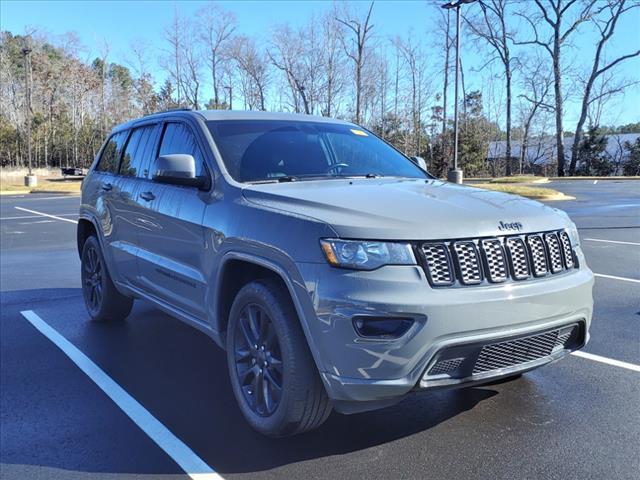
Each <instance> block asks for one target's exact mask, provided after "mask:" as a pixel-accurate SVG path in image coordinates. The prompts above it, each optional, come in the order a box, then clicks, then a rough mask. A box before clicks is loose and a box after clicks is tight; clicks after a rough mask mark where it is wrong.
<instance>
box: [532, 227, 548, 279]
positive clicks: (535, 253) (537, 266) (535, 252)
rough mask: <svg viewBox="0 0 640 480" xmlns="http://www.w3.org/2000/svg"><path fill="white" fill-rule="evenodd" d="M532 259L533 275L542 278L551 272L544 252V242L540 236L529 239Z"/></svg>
mask: <svg viewBox="0 0 640 480" xmlns="http://www.w3.org/2000/svg"><path fill="white" fill-rule="evenodd" d="M527 243H528V244H529V251H530V252H531V259H532V261H533V274H534V275H535V276H536V277H542V276H544V275H546V274H547V271H548V270H549V268H548V266H547V254H546V252H545V251H544V242H543V241H542V237H541V236H540V235H529V236H528V237H527Z"/></svg>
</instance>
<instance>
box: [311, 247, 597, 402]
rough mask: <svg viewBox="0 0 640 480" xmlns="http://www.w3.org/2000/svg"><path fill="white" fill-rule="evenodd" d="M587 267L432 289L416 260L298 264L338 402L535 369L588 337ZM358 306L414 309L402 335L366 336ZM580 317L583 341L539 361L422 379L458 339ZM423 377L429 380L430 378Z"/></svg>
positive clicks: (496, 336)
mask: <svg viewBox="0 0 640 480" xmlns="http://www.w3.org/2000/svg"><path fill="white" fill-rule="evenodd" d="M580 260H581V262H580V264H581V265H582V266H581V268H580V269H577V270H574V271H571V272H568V273H566V274H563V275H559V276H556V277H548V278H545V279H540V280H536V281H530V282H522V283H512V284H508V285H487V286H479V287H465V288H446V289H433V288H431V287H430V286H429V284H428V282H427V280H426V278H425V275H424V272H423V270H422V269H421V268H420V267H417V266H415V267H414V266H387V267H383V268H380V269H378V270H375V271H370V272H355V271H348V270H340V269H335V268H332V267H330V266H328V265H324V264H310V263H308V264H307V263H305V264H298V267H299V271H300V273H301V275H302V278H303V279H304V285H305V290H306V293H307V295H309V296H310V300H311V302H310V308H308V309H306V310H305V311H304V314H303V315H302V316H303V322H305V332H306V333H307V336H308V337H309V338H310V342H309V343H310V345H311V347H312V352H313V353H314V357H315V359H316V363H317V365H318V369H319V370H320V373H321V376H322V378H323V381H324V383H325V386H326V388H327V392H328V394H329V396H330V397H331V398H332V400H333V401H334V404H335V406H336V408H337V409H338V410H341V411H343V412H351V411H362V410H368V409H371V408H378V407H380V406H384V405H386V404H392V403H394V402H396V401H398V400H399V399H401V397H402V396H403V395H405V394H407V393H408V392H410V391H411V390H413V389H414V388H416V387H418V388H431V387H443V386H449V387H450V386H458V385H471V384H473V383H478V382H484V381H489V380H492V379H494V378H497V377H501V376H505V375H510V374H514V373H517V372H519V371H525V370H529V369H531V368H535V367H537V366H540V365H542V364H544V363H548V362H551V361H554V360H557V359H558V358H560V357H562V356H564V355H566V354H567V353H568V352H569V351H571V350H572V349H577V348H581V346H582V345H584V344H585V343H586V342H587V341H588V331H589V325H590V322H591V315H592V310H593V299H592V287H593V274H592V273H591V271H590V270H589V269H588V268H586V266H585V263H584V258H581V259H580ZM359 315H364V316H366V315H375V316H386V317H403V318H406V317H409V318H412V319H413V320H414V324H413V326H412V327H411V328H410V329H409V331H407V332H406V333H405V334H404V335H403V336H402V337H400V338H397V339H391V340H378V339H367V338H362V337H360V336H359V335H358V334H357V333H356V332H355V330H354V328H353V324H352V321H351V319H352V318H353V317H354V316H359ZM572 324H579V325H581V329H582V332H583V336H582V341H581V342H579V343H576V344H575V345H573V346H569V347H568V348H563V349H561V350H556V351H554V352H553V354H552V355H548V356H544V358H543V359H538V360H537V361H536V362H534V363H528V364H523V365H518V366H516V367H513V368H509V369H508V370H504V369H503V370H502V371H498V372H493V373H492V374H491V375H485V376H482V377H481V378H480V377H476V378H473V375H471V376H463V377H459V378H454V379H444V380H445V381H439V380H443V378H439V379H438V378H435V379H434V378H430V379H426V380H425V379H424V378H423V377H424V375H425V373H426V372H427V369H428V368H430V367H431V365H432V364H433V362H435V361H436V359H437V358H438V356H439V355H441V354H442V352H443V351H445V350H446V349H448V348H451V347H453V346H456V345H484V344H490V343H495V342H496V341H499V340H501V339H504V338H507V337H508V338H517V337H520V336H527V335H531V334H534V333H539V332H544V331H547V330H552V329H555V328H561V327H564V326H567V325H572ZM423 380H424V381H423Z"/></svg>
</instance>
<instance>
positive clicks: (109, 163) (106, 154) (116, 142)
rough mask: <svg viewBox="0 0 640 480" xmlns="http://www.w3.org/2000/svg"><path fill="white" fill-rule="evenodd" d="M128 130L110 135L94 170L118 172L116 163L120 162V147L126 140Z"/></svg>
mask: <svg viewBox="0 0 640 480" xmlns="http://www.w3.org/2000/svg"><path fill="white" fill-rule="evenodd" d="M128 134H129V132H128V131H125V132H119V133H116V134H114V135H112V136H111V138H109V140H108V141H107V144H106V145H105V147H104V149H103V150H102V154H101V155H100V160H98V165H96V168H95V170H96V171H98V172H106V173H118V165H119V163H120V157H121V156H122V148H123V147H124V144H125V141H126V140H127V135H128Z"/></svg>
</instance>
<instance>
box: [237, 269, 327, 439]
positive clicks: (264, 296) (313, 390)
mask: <svg viewBox="0 0 640 480" xmlns="http://www.w3.org/2000/svg"><path fill="white" fill-rule="evenodd" d="M256 347H257V348H256ZM263 347H264V348H263ZM227 363H228V365H229V375H230V378H231V386H232V388H233V393H234V395H235V397H236V400H237V402H238V405H239V407H240V410H241V411H242V414H243V415H244V417H245V419H246V420H247V422H248V423H249V424H250V425H251V427H252V428H253V429H254V430H256V431H258V432H259V433H262V434H264V435H268V436H271V437H284V436H289V435H296V434H298V433H302V432H305V431H307V430H313V429H315V428H317V427H319V426H320V425H322V423H324V421H325V420H326V419H327V417H328V416H329V414H330V413H331V409H332V406H331V402H330V400H329V397H328V396H327V393H326V391H325V388H324V385H323V384H322V380H321V379H320V375H319V374H318V370H317V368H316V365H315V363H314V361H313V357H312V356H311V352H310V351H309V348H308V346H307V341H306V338H305V336H304V333H303V331H302V328H301V326H300V322H299V320H298V316H297V314H296V311H295V309H294V307H293V304H292V302H291V298H290V296H289V293H288V291H287V290H286V289H284V288H283V286H282V285H281V284H280V283H279V282H276V281H274V280H258V281H254V282H251V283H249V284H247V285H245V286H244V287H243V288H242V289H241V290H240V291H239V292H238V294H237V295H236V298H235V300H234V302H233V305H232V307H231V312H230V315H229V326H228V329H227Z"/></svg>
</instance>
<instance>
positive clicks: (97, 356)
mask: <svg viewBox="0 0 640 480" xmlns="http://www.w3.org/2000/svg"><path fill="white" fill-rule="evenodd" d="M78 292H79V290H78ZM34 310H35V311H36V313H38V314H39V315H41V317H42V318H43V319H44V320H45V321H46V322H47V323H49V324H50V325H51V326H52V327H53V328H55V329H56V330H58V331H59V332H60V333H61V334H62V335H64V336H65V337H66V338H67V339H68V340H70V341H71V342H72V343H74V344H75V345H76V346H77V347H78V348H80V349H81V350H82V351H83V352H84V353H85V354H86V355H87V356H88V357H90V358H91V359H92V360H93V361H94V362H96V363H97V364H98V365H99V366H100V367H101V368H102V369H103V370H104V371H105V372H106V373H107V374H108V375H109V376H111V377H112V378H113V379H114V380H115V381H116V382H117V383H118V384H120V385H121V386H122V387H123V388H124V389H125V390H127V391H128V392H129V393H130V394H131V395H132V396H133V397H134V398H135V399H136V400H138V401H139V402H140V403H141V404H142V405H143V406H144V407H145V408H147V410H149V411H150V412H151V413H152V414H153V415H154V416H155V417H156V418H157V419H158V420H160V421H161V422H162V423H163V424H164V425H165V426H166V427H167V428H168V429H169V430H171V431H172V432H173V433H174V434H175V435H176V436H177V437H178V438H180V439H181V440H182V441H183V442H185V443H186V444H187V445H188V446H189V447H191V449H192V450H193V451H194V452H196V453H197V454H198V455H199V456H200V457H201V458H202V459H203V460H205V462H207V463H208V464H209V465H210V466H211V467H212V468H214V469H215V470H216V471H218V472H219V473H220V474H222V475H224V474H226V473H229V474H232V473H249V472H259V471H264V470H269V469H273V468H277V467H281V466H285V465H288V464H292V463H297V462H301V461H307V460H313V459H318V458H323V457H329V456H334V455H342V454H346V453H350V452H356V451H361V450H364V449H368V448H371V447H376V446H379V445H382V444H386V443H389V442H393V441H394V440H397V439H401V438H405V437H408V436H411V435H413V434H416V433H419V432H424V431H427V430H430V429H433V428H434V427H437V426H438V425H439V424H441V423H443V422H446V421H447V420H449V419H451V418H453V417H455V416H457V415H460V414H461V413H463V412H466V411H468V410H471V409H473V408H474V407H475V406H476V405H478V403H480V402H482V401H483V400H486V399H488V398H491V397H493V396H494V395H497V391H495V390H493V389H491V388H471V389H464V390H449V391H445V390H442V391H432V392H420V393H415V394H412V395H410V396H408V397H407V398H406V399H405V400H404V401H402V402H401V403H399V404H398V405H395V406H392V407H388V408H385V409H383V410H378V411H373V412H366V413H361V414H356V415H340V414H337V413H335V412H334V413H332V415H331V416H330V417H329V419H328V420H327V422H326V423H325V424H324V425H323V426H322V427H320V428H319V429H317V430H315V431H312V432H308V433H305V434H302V435H299V436H296V437H291V438H282V439H272V438H267V437H264V436H262V435H260V434H258V433H256V432H254V431H253V430H252V429H251V428H250V427H249V426H248V425H247V423H246V422H245V421H244V419H243V417H242V415H241V413H240V410H239V409H238V407H237V405H236V402H235V398H234V397H233V393H232V391H231V386H230V384H229V381H228V373H227V365H226V357H225V354H224V352H223V351H222V350H221V349H220V348H218V347H217V346H216V345H215V343H214V342H213V341H212V340H211V339H210V338H209V337H207V336H206V335H205V334H203V333H201V332H199V331H197V330H195V329H193V328H191V327H188V326H186V325H184V324H182V323H181V322H179V321H177V320H175V319H173V318H171V317H169V316H168V315H165V314H164V313H162V312H160V311H158V310H156V309H154V308H152V307H151V306H149V305H148V304H146V303H144V302H140V301H138V302H136V304H135V307H134V310H133V312H132V313H131V315H130V316H129V318H128V319H127V320H126V321H123V322H116V323H93V322H90V321H89V320H88V316H87V314H86V312H85V310H84V306H83V305H82V300H81V296H78V297H77V299H74V300H68V301H65V305H64V307H63V308H61V307H60V306H59V305H49V306H44V305H41V306H35V307H34ZM118 441H124V442H126V439H119V440H118ZM47 466H50V467H56V466H57V465H47ZM66 467H67V468H68V465H67V466H66ZM157 473H158V474H161V473H169V472H157Z"/></svg>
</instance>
